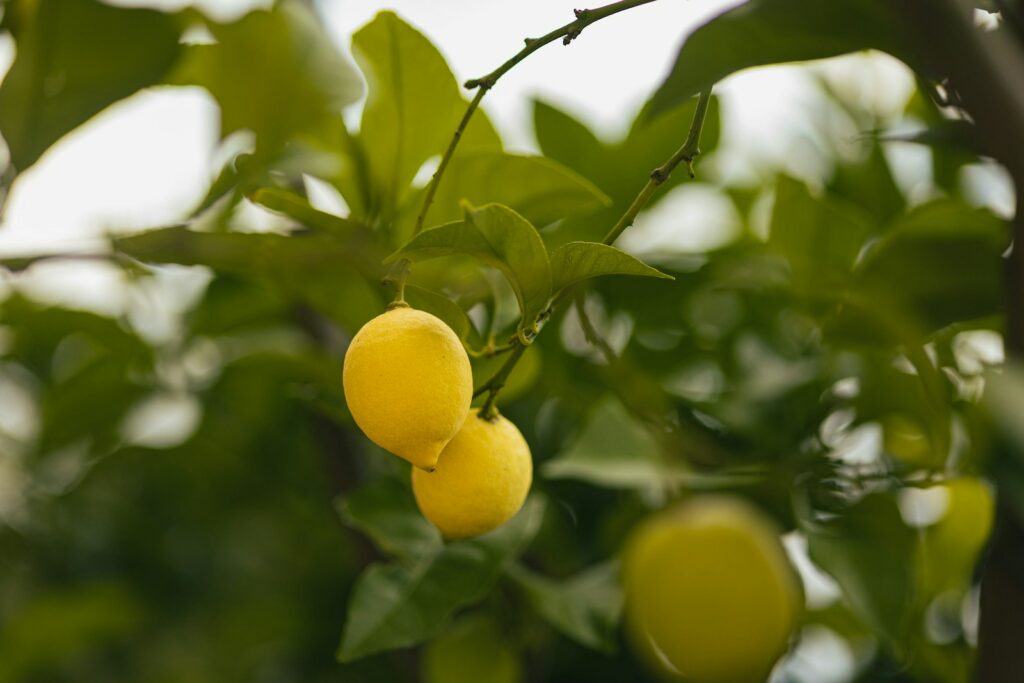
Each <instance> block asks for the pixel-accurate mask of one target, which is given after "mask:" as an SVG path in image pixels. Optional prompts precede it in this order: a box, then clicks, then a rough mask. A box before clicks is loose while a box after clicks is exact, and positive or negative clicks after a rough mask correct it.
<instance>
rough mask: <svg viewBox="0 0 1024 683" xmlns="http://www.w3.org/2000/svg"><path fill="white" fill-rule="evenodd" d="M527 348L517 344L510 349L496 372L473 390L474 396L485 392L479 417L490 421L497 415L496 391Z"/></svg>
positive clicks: (500, 388)
mask: <svg viewBox="0 0 1024 683" xmlns="http://www.w3.org/2000/svg"><path fill="white" fill-rule="evenodd" d="M527 348H529V347H527V346H524V345H522V344H517V345H516V347H515V348H514V349H513V350H512V353H511V355H509V357H508V358H506V359H505V362H504V363H503V364H502V366H501V367H500V368H499V369H498V371H497V372H496V373H494V376H493V377H491V378H490V379H489V380H487V382H486V383H485V384H484V385H483V386H481V387H480V388H479V389H477V390H476V391H475V392H474V394H473V395H474V396H479V395H480V394H482V393H484V392H485V391H486V392H487V398H486V400H484V404H483V405H482V406H481V407H480V412H479V413H478V416H479V417H480V419H482V420H488V421H490V420H493V419H494V418H495V417H496V416H497V414H498V410H497V408H496V407H495V405H494V402H495V401H496V400H497V398H498V393H499V392H500V391H501V390H502V388H503V387H504V386H505V382H507V381H508V377H509V375H511V374H512V371H513V370H514V369H515V367H516V363H518V362H519V359H520V358H522V356H523V354H524V353H525V352H526V349H527Z"/></svg>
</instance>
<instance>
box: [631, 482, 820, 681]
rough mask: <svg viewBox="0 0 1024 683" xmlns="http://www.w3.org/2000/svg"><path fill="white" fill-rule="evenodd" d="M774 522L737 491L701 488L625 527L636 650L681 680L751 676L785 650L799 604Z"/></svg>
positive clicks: (761, 674)
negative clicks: (629, 529)
mask: <svg viewBox="0 0 1024 683" xmlns="http://www.w3.org/2000/svg"><path fill="white" fill-rule="evenodd" d="M797 581H798V580H797V575H796V573H795V572H794V571H793V569H792V567H791V565H790V564H789V561H788V558H787V556H786V553H785V550H784V549H783V548H782V544H781V543H780V542H779V536H778V530H777V529H775V527H774V525H773V524H772V523H771V522H770V521H768V520H767V519H765V518H764V517H763V516H762V515H761V514H760V513H759V512H757V511H756V510H755V509H754V508H752V507H751V506H750V505H749V504H747V503H745V502H744V501H742V500H739V499H735V498H730V497H721V496H706V497H703V498H698V499H693V500H691V501H688V502H686V503H684V504H682V505H680V506H679V507H677V508H673V509H670V510H667V511H666V512H663V513H661V514H659V515H657V516H655V517H653V518H651V519H650V520H648V521H647V522H645V523H644V524H642V525H641V526H640V527H639V528H638V529H637V530H636V531H635V532H634V534H633V536H632V537H631V539H630V542H629V543H628V545H627V548H626V555H625V560H624V565H623V583H624V589H625V594H626V626H627V629H628V630H629V635H630V637H631V640H632V641H633V644H634V647H635V648H636V649H637V650H638V654H639V655H640V656H641V657H642V658H644V659H646V660H647V662H648V664H650V665H652V666H653V667H654V668H655V669H656V670H659V672H660V673H662V674H663V675H666V674H667V675H668V676H669V677H673V678H680V677H681V678H682V679H684V680H686V681H689V682H690V683H755V682H761V681H764V680H765V679H767V677H768V675H769V673H770V672H771V669H772V666H773V665H774V664H775V662H776V660H778V658H779V657H780V656H781V655H782V654H783V653H784V652H785V650H786V648H787V645H788V642H789V639H790V637H791V635H792V633H793V631H794V629H795V628H796V625H797V621H798V618H799V613H800V604H801V590H800V586H799V584H798V582H797Z"/></svg>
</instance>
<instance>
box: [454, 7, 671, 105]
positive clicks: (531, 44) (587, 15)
mask: <svg viewBox="0 0 1024 683" xmlns="http://www.w3.org/2000/svg"><path fill="white" fill-rule="evenodd" d="M651 2H654V0H621V1H620V2H613V3H611V4H609V5H605V6H604V7H596V8H594V9H578V10H573V13H574V14H575V15H576V20H575V21H570V22H569V23H568V24H566V25H565V26H560V27H559V28H556V29H555V30H554V31H551V32H550V33H545V34H544V35H543V36H541V37H540V38H527V39H526V40H525V41H524V42H525V46H524V47H523V49H522V50H520V51H519V52H517V53H516V54H515V55H513V56H512V57H511V58H510V59H508V60H507V61H506V62H505V63H504V64H502V65H501V66H499V67H498V68H497V69H495V70H494V71H492V72H491V73H489V74H487V75H486V76H481V77H480V78H472V79H470V80H468V81H466V83H465V86H466V87H467V88H479V87H484V88H491V87H493V86H494V84H495V83H497V82H498V79H499V78H501V77H502V76H504V75H505V74H506V73H507V72H508V71H509V70H510V69H511V68H512V67H514V66H515V65H516V64H518V63H519V62H521V61H523V60H524V59H526V58H527V57H529V56H530V55H531V54H533V53H534V52H536V51H537V50H539V49H540V48H542V47H544V46H545V45H547V44H548V43H553V42H554V41H556V40H558V39H559V38H561V39H562V44H563V45H568V44H569V43H571V42H572V41H574V40H575V39H576V38H578V37H579V36H580V34H581V33H582V32H583V29H585V28H586V27H587V26H590V25H591V24H593V23H594V22H597V21H600V20H601V19H605V18H607V17H610V16H612V15H613V14H618V13H619V12H624V11H626V10H628V9H632V8H634V7H639V6H640V5H646V4H648V3H651Z"/></svg>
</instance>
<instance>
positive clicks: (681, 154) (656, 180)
mask: <svg viewBox="0 0 1024 683" xmlns="http://www.w3.org/2000/svg"><path fill="white" fill-rule="evenodd" d="M710 99H711V88H708V89H707V90H706V91H704V92H702V93H701V94H700V99H699V100H698V101H697V109H696V110H695V111H694V112H693V120H692V121H691V123H690V131H689V133H688V134H687V136H686V141H685V142H684V143H683V146H682V147H680V148H679V149H678V150H676V152H675V154H673V155H672V156H671V157H669V158H668V160H667V161H665V163H663V164H662V165H661V166H659V167H658V168H656V169H654V170H653V171H651V175H650V178H648V179H647V184H646V185H644V187H643V189H642V190H640V194H638V195H637V196H636V199H634V200H633V203H632V204H630V205H629V208H628V209H626V213H624V214H622V217H621V218H619V220H618V221H616V223H615V225H613V226H612V229H611V230H609V231H608V234H607V235H605V238H604V240H603V243H604V244H609V245H610V244H612V243H613V242H615V240H617V239H618V238H619V235H621V234H622V233H623V231H624V230H625V229H626V228H628V227H629V226H630V225H632V224H633V221H634V220H636V217H637V215H638V214H639V213H640V211H641V210H642V209H643V208H644V206H646V205H647V202H649V201H650V199H651V197H653V196H654V193H655V192H656V191H657V190H658V188H659V187H660V186H661V185H662V184H663V183H664V182H665V181H666V180H668V178H669V176H670V175H672V171H674V170H675V169H676V167H677V166H679V164H681V163H683V162H684V161H685V162H686V164H687V167H688V168H689V170H690V177H691V178H692V177H694V176H693V167H692V164H693V160H694V159H695V158H696V157H697V155H698V154H700V134H701V130H702V129H703V126H704V120H705V119H706V118H707V110H708V102H709V101H710ZM571 293H572V288H571V287H567V288H565V289H563V290H562V291H560V292H559V293H558V294H556V295H555V297H554V299H552V301H551V304H550V305H549V306H548V308H547V310H546V311H545V312H544V313H542V314H541V316H540V318H541V319H542V320H543V319H547V318H549V317H550V316H551V313H552V311H554V309H555V308H556V307H558V306H559V305H560V304H561V303H562V302H563V301H564V300H565V299H567V298H568V297H569V295H570V294H571ZM524 351H526V345H525V344H522V343H520V345H519V346H518V347H517V348H516V349H515V350H514V351H513V352H512V354H511V355H510V356H509V357H508V358H507V359H506V360H505V363H504V364H503V365H502V366H501V368H500V369H499V370H498V372H497V373H495V375H494V377H492V378H491V379H490V380H488V381H487V383H485V384H484V385H483V386H481V387H480V388H479V389H478V390H477V392H476V394H474V395H480V394H482V393H484V392H485V391H486V392H488V393H487V400H486V401H484V404H483V406H482V407H481V408H480V417H482V418H484V419H490V418H491V417H493V416H494V414H495V408H494V402H495V400H496V399H497V397H498V393H499V392H500V391H501V389H502V387H504V386H505V382H506V380H507V379H508V376H509V375H510V374H511V373H512V370H513V369H514V368H515V366H516V363H518V362H519V359H520V358H521V357H522V355H523V352H524Z"/></svg>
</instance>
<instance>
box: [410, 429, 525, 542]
mask: <svg viewBox="0 0 1024 683" xmlns="http://www.w3.org/2000/svg"><path fill="white" fill-rule="evenodd" d="M532 478H533V460H532V459H531V457H530V447H529V446H528V445H527V444H526V439H524V438H523V435H522V434H520V433H519V430H518V429H516V426H515V425H514V424H512V423H511V422H509V421H508V420H506V419H505V418H503V417H501V416H500V415H496V416H495V417H494V418H493V419H491V420H485V419H483V418H480V417H478V412H477V410H475V409H474V410H472V411H471V412H470V413H469V415H468V416H467V417H466V419H465V422H464V423H463V425H462V429H460V430H459V433H458V434H456V435H455V438H454V439H452V440H451V441H450V442H449V443H448V445H447V446H445V449H444V450H443V451H441V457H440V458H438V460H437V467H436V468H435V469H434V471H433V472H424V471H423V470H413V472H412V491H413V493H414V494H415V495H416V503H417V504H418V505H419V506H420V511H421V512H422V513H423V516H424V517H426V518H427V519H428V520H430V522H431V523H432V524H433V525H434V526H436V527H437V528H438V529H439V530H440V531H441V535H443V536H444V537H445V538H446V539H448V540H456V539H460V538H470V537H472V536H479V535H480V534H483V533H486V532H488V531H490V530H491V529H496V528H497V527H499V526H501V525H502V524H504V523H505V522H507V521H508V520H509V519H511V518H512V516H513V515H515V514H516V512H518V511H519V508H521V507H522V506H523V501H525V500H526V494H527V493H528V492H529V490H530V481H531V480H532Z"/></svg>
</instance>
